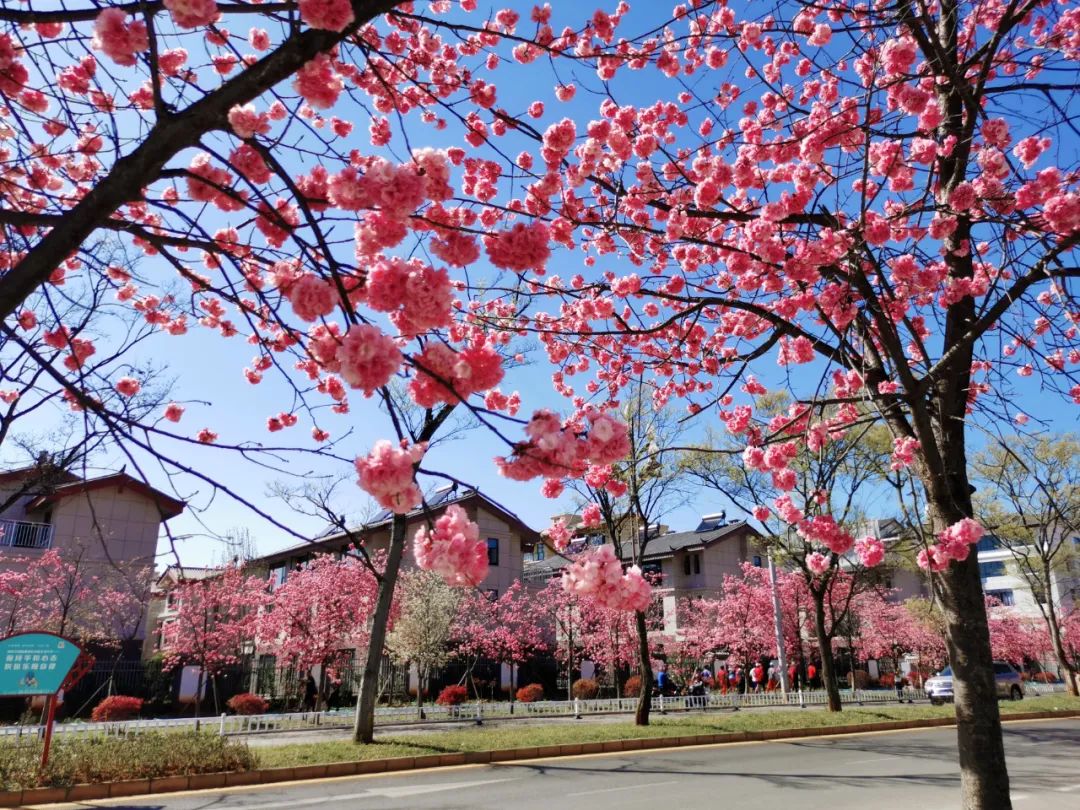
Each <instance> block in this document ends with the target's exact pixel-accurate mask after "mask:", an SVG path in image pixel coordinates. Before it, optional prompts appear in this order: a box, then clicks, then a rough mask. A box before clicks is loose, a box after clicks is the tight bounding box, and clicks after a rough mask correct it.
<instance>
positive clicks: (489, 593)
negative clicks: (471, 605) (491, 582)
mask: <svg viewBox="0 0 1080 810" xmlns="http://www.w3.org/2000/svg"><path fill="white" fill-rule="evenodd" d="M484 596H486V597H487V599H488V601H489V602H494V601H496V600H498V598H499V589H498V588H488V589H487V590H485V591H484Z"/></svg>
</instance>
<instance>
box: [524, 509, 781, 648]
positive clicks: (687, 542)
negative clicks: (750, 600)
mask: <svg viewBox="0 0 1080 810" xmlns="http://www.w3.org/2000/svg"><path fill="white" fill-rule="evenodd" d="M558 518H562V519H564V520H567V521H568V525H570V526H571V527H574V530H575V537H574V539H573V540H572V541H571V544H570V549H569V553H568V554H567V555H566V556H561V555H557V554H555V553H554V551H553V550H552V549H550V548H548V547H546V546H537V549H536V552H534V554H533V555H532V557H531V558H530V559H528V560H527V561H526V563H525V570H524V579H525V581H526V582H529V583H534V584H540V583H543V582H546V581H547V580H548V579H550V578H551V577H552V576H555V575H557V574H558V573H559V572H560V571H561V569H562V568H563V567H565V566H566V565H569V564H570V563H571V562H572V561H573V556H574V555H575V554H576V553H578V552H580V551H582V550H584V549H586V548H588V547H589V546H597V545H602V544H603V543H605V542H607V541H606V538H605V537H604V536H603V535H602V534H597V533H596V530H595V529H585V528H582V527H581V526H580V525H579V524H580V518H579V517H577V516H576V515H569V516H568V515H558V516H556V518H555V519H558ZM634 534H635V532H634V531H633V530H632V529H627V530H626V531H624V532H623V537H621V538H620V540H621V543H620V545H621V549H622V557H623V560H624V561H626V562H629V561H630V560H631V559H633V558H634V557H635V556H636V553H635V551H636V544H635V540H637V542H638V543H639V542H640V539H637V538H635V537H634ZM645 536H646V534H645V531H644V530H639V531H637V537H638V538H642V537H645ZM760 537H761V534H760V532H758V531H757V529H755V528H754V527H753V526H751V525H750V524H749V523H747V522H746V521H745V520H736V521H730V522H729V521H728V520H727V516H726V514H725V513H723V512H720V513H718V514H712V515H703V516H702V518H701V520H700V521H699V523H698V525H697V527H696V528H694V529H693V530H692V531H683V532H676V531H672V530H670V529H669V528H668V527H667V526H664V525H662V524H659V525H653V526H650V527H649V528H648V542H647V543H646V544H645V552H644V554H642V555H641V557H640V559H641V569H642V571H643V572H644V573H646V574H654V575H659V576H660V577H661V579H660V586H659V587H658V588H657V594H658V596H659V598H660V600H661V604H662V605H663V611H664V631H665V632H667V633H674V632H676V631H677V630H678V614H677V605H678V603H679V602H680V601H681V600H683V599H686V598H692V597H700V596H709V597H716V596H719V594H720V592H721V589H722V588H723V584H724V576H725V575H727V574H732V575H735V576H737V575H739V574H740V572H741V571H742V566H743V564H744V563H750V564H751V565H755V566H759V567H760V566H762V565H764V564H765V563H764V562H763V560H764V557H763V554H764V552H763V551H762V550H761V549H760V548H759V546H758V542H757V541H758V539H759V538H760ZM538 556H539V558H538Z"/></svg>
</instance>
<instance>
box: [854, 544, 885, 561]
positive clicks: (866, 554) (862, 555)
mask: <svg viewBox="0 0 1080 810" xmlns="http://www.w3.org/2000/svg"><path fill="white" fill-rule="evenodd" d="M855 553H856V554H858V555H859V561H860V562H861V563H862V564H863V565H865V566H866V567H867V568H873V567H874V566H875V565H880V564H881V562H882V560H884V559H885V544H884V543H882V542H881V540H879V539H878V538H876V537H860V538H859V539H858V540H856V541H855Z"/></svg>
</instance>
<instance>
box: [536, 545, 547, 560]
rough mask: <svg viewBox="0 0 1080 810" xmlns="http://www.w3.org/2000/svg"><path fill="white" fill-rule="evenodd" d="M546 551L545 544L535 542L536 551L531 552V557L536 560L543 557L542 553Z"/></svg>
mask: <svg viewBox="0 0 1080 810" xmlns="http://www.w3.org/2000/svg"><path fill="white" fill-rule="evenodd" d="M546 551H547V546H545V545H544V544H543V543H537V544H536V553H535V554H533V559H534V560H537V561H540V560H542V559H544V554H545V553H546Z"/></svg>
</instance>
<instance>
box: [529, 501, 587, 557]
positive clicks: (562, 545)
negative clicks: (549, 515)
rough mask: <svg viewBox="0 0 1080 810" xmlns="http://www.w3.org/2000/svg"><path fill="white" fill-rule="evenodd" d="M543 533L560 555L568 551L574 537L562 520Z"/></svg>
mask: <svg viewBox="0 0 1080 810" xmlns="http://www.w3.org/2000/svg"><path fill="white" fill-rule="evenodd" d="M593 506H595V504H593ZM542 533H543V534H544V535H545V536H546V537H547V538H548V540H550V541H551V544H552V545H553V546H554V547H555V550H556V551H557V552H559V553H560V554H561V553H562V552H564V551H566V549H567V547H568V546H569V545H570V540H571V538H573V536H574V533H573V532H572V531H571V530H570V527H569V526H567V525H566V521H565V520H563V519H562V518H559V519H558V520H556V521H554V522H553V523H552V524H551V525H550V526H548V527H547V528H546V529H544V531H543V532H542Z"/></svg>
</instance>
